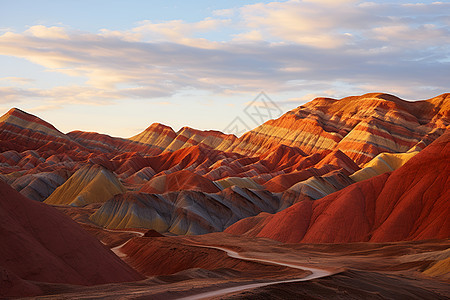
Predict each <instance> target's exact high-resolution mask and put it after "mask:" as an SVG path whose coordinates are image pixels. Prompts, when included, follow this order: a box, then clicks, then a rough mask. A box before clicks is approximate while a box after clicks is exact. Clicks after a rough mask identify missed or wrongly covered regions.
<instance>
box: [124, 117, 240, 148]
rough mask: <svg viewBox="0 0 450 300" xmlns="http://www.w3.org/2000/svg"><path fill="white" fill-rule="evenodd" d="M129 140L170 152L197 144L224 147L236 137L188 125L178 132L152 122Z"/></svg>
mask: <svg viewBox="0 0 450 300" xmlns="http://www.w3.org/2000/svg"><path fill="white" fill-rule="evenodd" d="M130 140H132V141H135V142H138V143H140V144H143V145H147V146H150V147H152V148H157V149H159V150H160V151H161V152H165V151H170V152H172V151H176V150H179V149H183V148H187V147H191V146H195V145H198V144H203V145H206V146H208V147H211V148H217V147H219V146H220V147H222V148H226V147H229V146H230V145H231V144H232V143H233V142H234V141H235V140H236V137H235V136H234V135H231V134H224V133H222V132H219V131H214V130H207V131H201V130H197V129H193V128H189V127H183V128H181V129H180V130H179V131H178V132H175V131H174V130H173V129H172V128H170V127H169V126H166V125H163V124H159V123H153V124H152V125H150V126H149V127H148V128H147V129H146V130H144V131H143V132H141V133H139V134H138V135H135V136H133V137H131V138H130Z"/></svg>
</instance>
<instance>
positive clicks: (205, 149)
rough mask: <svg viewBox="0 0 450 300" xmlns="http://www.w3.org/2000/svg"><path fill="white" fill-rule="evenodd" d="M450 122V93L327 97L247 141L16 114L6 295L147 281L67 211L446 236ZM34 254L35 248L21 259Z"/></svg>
mask: <svg viewBox="0 0 450 300" xmlns="http://www.w3.org/2000/svg"><path fill="white" fill-rule="evenodd" d="M449 128H450V94H443V95H439V96H437V97H434V98H431V99H428V100H422V101H406V100H402V99H400V98H398V97H396V96H393V95H389V94H383V93H370V94H365V95H361V96H351V97H346V98H343V99H340V100H337V99H331V98H316V99H314V100H312V101H311V102H308V103H306V104H304V105H302V106H300V107H297V108H295V109H293V110H291V111H288V112H287V113H285V114H284V115H282V116H281V117H279V118H278V119H274V120H269V121H267V122H265V123H264V124H262V125H260V126H258V127H257V128H255V129H253V130H251V131H249V132H247V133H245V134H244V135H242V136H241V137H236V136H234V135H231V134H224V133H221V132H218V131H201V130H196V129H193V128H189V127H183V128H181V129H180V130H179V131H174V130H173V129H172V128H170V127H168V126H166V125H163V124H157V123H154V124H152V125H150V126H149V127H148V128H147V129H145V130H144V131H143V132H141V133H139V134H137V135H135V136H133V137H131V138H128V139H126V138H117V137H111V136H108V135H105V134H100V133H95V132H83V131H72V132H69V133H62V132H61V131H59V130H58V129H56V128H55V127H54V126H53V125H51V124H49V123H48V122H46V121H44V120H42V119H40V118H39V117H37V116H34V115H31V114H29V113H27V112H25V111H22V110H20V109H18V108H12V109H10V110H9V111H8V112H7V113H6V114H4V115H3V116H2V117H0V179H1V180H0V209H1V210H0V214H1V215H2V218H1V219H2V221H1V223H0V232H2V235H1V236H2V245H1V246H0V253H1V254H2V255H0V256H1V257H2V260H1V261H0V267H1V268H2V273H3V274H8V275H7V276H6V275H5V276H3V277H2V278H6V277H7V278H9V279H8V280H6V281H5V280H4V279H2V280H3V282H2V283H5V282H7V283H8V286H9V288H8V289H4V290H1V292H2V293H0V296H8V295H16V294H17V291H18V290H20V289H22V287H23V291H24V292H23V293H22V295H38V294H40V293H42V287H40V286H36V285H34V284H33V283H32V281H42V282H52V283H68V284H82V285H87V284H102V283H111V282H123V281H133V280H139V279H142V278H143V277H142V275H141V274H139V273H138V272H137V271H135V270H133V269H132V268H131V267H130V266H128V265H127V264H125V263H123V262H122V261H121V260H120V259H117V257H116V256H115V255H114V254H113V253H112V252H110V251H109V250H107V249H104V248H103V246H102V244H101V243H100V242H98V241H97V240H96V239H95V238H94V237H92V236H91V235H89V234H88V233H86V232H85V231H84V230H83V229H82V228H80V227H79V225H78V224H77V223H75V222H74V221H73V220H71V218H69V217H68V216H66V215H64V213H66V214H68V215H69V216H70V217H72V218H73V219H74V220H75V221H77V222H78V223H79V224H81V225H82V226H83V228H85V229H86V228H88V229H89V230H98V229H102V230H103V229H107V230H131V229H140V230H144V231H145V230H153V231H155V232H158V233H159V234H164V235H168V236H175V235H176V236H183V235H188V236H192V235H203V234H209V233H213V232H225V233H228V234H233V235H239V236H244V237H248V238H255V237H259V238H270V239H273V240H276V241H279V242H283V243H352V242H376V243H381V242H399V241H409V240H428V239H447V238H449V237H450V221H449V219H448V215H449V214H450V205H449V201H448V200H449V199H450V189H449V188H448V187H449V186H450V182H449V179H448V178H449V177H450V143H449V142H450V131H449ZM52 224H53V225H52ZM55 225H56V226H55ZM89 230H88V231H89ZM19 236H20V237H21V238H20V241H19V239H18V237H19ZM69 240H70V241H71V242H68V241H69ZM137 244H138V245H140V244H139V243H137ZM49 245H50V246H49ZM136 247H138V246H136ZM139 247H146V245H145V244H142V245H140V246H139ZM81 249H83V250H81ZM135 251H138V250H135ZM25 252H35V253H36V254H35V255H33V256H31V257H29V260H28V261H26V262H24V263H23V264H20V263H19V261H20V257H22V256H26V255H25ZM58 257H59V258H58ZM61 257H62V259H61ZM80 257H85V259H83V262H79V261H78V260H79V259H80ZM90 261H92V264H95V268H93V269H92V268H91V269H90V268H89V265H91V262H90ZM94 261H95V263H93V262H94ZM24 265H26V266H27V268H26V269H25V268H24ZM44 269H45V270H44ZM138 269H139V268H138ZM151 269H152V270H154V269H155V266H154V265H152V266H151ZM156 269H158V268H156ZM69 270H70V271H69ZM139 272H141V273H142V274H147V275H148V274H150V273H151V274H154V273H152V272H153V271H152V272H150V273H149V272H147V271H145V270H143V269H142V268H141V269H139ZM97 273H101V274H109V275H108V276H103V277H102V276H97V275H95V274H97ZM61 274H64V275H61ZM80 274H83V275H82V276H80ZM92 278H93V279H92ZM19 294H20V293H19Z"/></svg>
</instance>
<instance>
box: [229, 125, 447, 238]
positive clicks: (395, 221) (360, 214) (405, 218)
mask: <svg viewBox="0 0 450 300" xmlns="http://www.w3.org/2000/svg"><path fill="white" fill-rule="evenodd" d="M449 142H450V134H449V133H447V134H445V135H443V136H441V137H440V138H439V139H437V140H436V141H435V142H433V143H432V144H431V145H430V146H428V147H427V148H425V149H424V150H423V151H422V152H421V153H419V154H417V155H416V156H414V157H413V158H411V159H410V160H409V161H408V162H407V163H405V164H404V165H403V166H402V167H400V168H399V169H397V170H396V171H394V172H392V173H384V174H382V175H379V176H376V177H373V178H371V179H369V180H365V181H361V182H358V183H356V184H353V185H351V186H349V187H347V188H345V189H343V190H341V191H338V192H336V193H333V194H331V195H328V196H327V197H325V198H322V199H319V200H316V201H311V200H305V201H301V202H299V203H297V204H295V205H293V206H292V207H290V208H288V209H286V210H284V211H281V212H279V213H277V214H274V215H269V214H263V215H259V216H257V217H254V218H248V219H244V220H241V221H239V222H237V223H236V224H234V225H232V226H230V227H229V228H227V229H226V232H229V233H235V234H247V235H250V236H260V237H268V238H272V239H275V240H279V241H283V242H317V243H320V242H326V243H332V242H352V241H371V242H381V241H401V240H419V239H430V238H448V237H449V236H450V223H449V219H448V217H447V216H448V214H449V213H450V208H449V206H448V203H447V202H448V201H447V200H448V199H450V190H449V189H448V188H447V187H448V186H449V176H448V174H450V156H449V153H450V143H449Z"/></svg>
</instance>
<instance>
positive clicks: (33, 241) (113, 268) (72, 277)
mask: <svg viewBox="0 0 450 300" xmlns="http://www.w3.org/2000/svg"><path fill="white" fill-rule="evenodd" d="M0 237H1V243H0V268H1V269H3V270H6V271H2V273H4V274H8V275H7V276H3V275H2V277H0V296H21V295H30V294H36V293H39V290H36V289H33V288H32V287H30V286H29V285H27V284H26V281H25V280H31V281H40V282H52V283H70V284H81V285H95V284H104V283H110V282H125V281H135V280H139V279H142V276H141V275H139V274H138V273H137V272H136V271H134V270H133V269H131V268H130V267H128V266H127V265H126V264H125V263H124V262H122V261H121V260H120V259H119V258H118V257H117V256H115V255H114V253H112V252H111V251H110V250H109V249H107V248H105V246H103V245H102V244H101V243H100V242H99V241H98V240H96V239H95V238H94V237H92V236H90V235H89V234H88V233H87V232H85V231H84V230H83V229H82V228H81V227H80V226H79V225H77V224H76V223H75V222H74V221H72V220H71V219H70V218H69V217H67V216H65V215H64V214H62V213H60V212H59V211H57V210H56V209H54V208H52V207H50V206H48V205H46V204H43V203H39V202H37V201H33V200H30V199H27V198H25V197H24V196H22V195H21V194H19V193H18V192H17V191H15V190H14V189H12V188H11V187H9V186H8V185H7V184H5V183H4V182H3V181H1V180H0ZM5 272H6V273H5ZM16 284H20V285H21V286H24V287H28V288H27V289H24V290H22V289H17V287H15V285H16Z"/></svg>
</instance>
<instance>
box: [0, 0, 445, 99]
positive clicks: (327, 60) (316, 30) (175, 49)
mask: <svg viewBox="0 0 450 300" xmlns="http://www.w3.org/2000/svg"><path fill="white" fill-rule="evenodd" d="M449 13H450V4H449V3H433V4H423V5H416V4H413V3H411V4H377V3H370V2H365V3H360V2H359V1H352V0H348V1H328V0H320V1H317V0H315V1H286V2H271V3H268V4H263V3H259V4H253V5H244V6H242V7H238V8H230V9H226V10H221V11H215V12H214V13H213V14H212V16H211V17H210V18H206V19H204V20H201V21H199V22H192V23H189V22H185V21H182V20H172V21H166V22H161V23H155V22H152V21H148V20H146V21H142V22H140V23H139V24H138V25H137V26H136V27H134V28H130V29H128V30H123V31H117V30H109V29H103V30H101V31H100V32H98V33H90V32H79V31H76V30H71V29H68V28H65V27H46V26H43V25H36V26H32V27H30V28H29V29H27V30H25V31H24V32H21V33H17V32H10V31H8V32H6V33H3V34H2V35H0V54H1V55H8V56H15V57H20V58H24V59H27V60H29V61H31V62H33V63H35V64H38V65H41V66H43V67H45V68H46V69H47V70H49V71H53V72H60V73H63V74H65V75H69V76H73V77H80V78H86V80H85V82H84V84H83V85H69V86H58V87H54V88H51V89H47V90H43V89H36V88H24V87H23V88H21V87H18V85H22V84H24V83H28V82H27V79H22V80H21V79H20V78H15V77H9V79H5V78H3V79H1V80H2V81H5V82H6V81H8V82H10V83H11V86H8V87H2V88H0V97H1V99H2V102H3V103H5V102H7V101H18V100H20V99H23V98H38V99H41V100H45V101H47V102H48V103H46V104H45V105H63V103H88V104H97V105H102V104H108V103H111V102H112V101H119V100H120V99H129V98H144V99H151V98H161V97H170V96H172V95H175V94H177V93H180V92H182V91H184V90H188V89H195V90H200V91H206V92H209V93H211V94H229V93H242V92H252V93H255V91H260V90H265V91H267V92H269V93H277V92H289V91H291V92H292V91H299V92H300V91H302V92H303V94H304V95H306V94H311V95H320V92H321V91H327V90H330V88H332V90H333V91H335V92H336V94H340V93H342V91H339V86H345V87H348V86H353V87H354V90H358V89H360V90H366V89H368V88H370V89H376V90H382V91H386V88H389V89H392V90H391V91H392V92H395V91H401V92H402V93H403V94H402V96H404V97H410V98H417V97H415V95H417V94H421V95H422V94H426V95H430V94H431V91H432V93H441V92H445V89H448V78H450V57H449V53H450V24H449V23H450V22H449V18H448V15H449ZM226 26H228V27H230V26H231V27H230V28H233V32H232V33H230V34H229V36H228V37H226V38H222V39H221V40H217V39H213V38H211V36H212V35H211V33H214V32H216V31H220V30H223V29H224V28H225V27H226ZM395 87H397V88H395ZM388 92H389V91H388ZM308 97H309V96H308ZM303 100H304V99H303V98H301V99H299V101H303Z"/></svg>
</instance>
